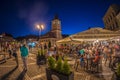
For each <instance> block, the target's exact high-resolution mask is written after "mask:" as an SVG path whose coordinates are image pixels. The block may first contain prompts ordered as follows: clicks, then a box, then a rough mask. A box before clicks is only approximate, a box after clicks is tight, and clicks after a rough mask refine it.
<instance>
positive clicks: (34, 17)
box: [17, 0, 48, 26]
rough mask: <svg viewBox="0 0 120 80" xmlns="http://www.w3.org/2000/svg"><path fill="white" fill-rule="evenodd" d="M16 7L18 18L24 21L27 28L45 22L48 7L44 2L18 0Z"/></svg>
mask: <svg viewBox="0 0 120 80" xmlns="http://www.w3.org/2000/svg"><path fill="white" fill-rule="evenodd" d="M17 6H18V16H19V18H20V19H23V20H25V22H26V23H27V24H28V25H29V26H34V24H35V23H43V22H45V21H46V17H47V13H48V6H47V5H46V4H45V3H44V2H40V1H31V2H27V1H25V0H20V1H18V4H17Z"/></svg>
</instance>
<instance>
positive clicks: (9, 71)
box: [0, 51, 113, 80]
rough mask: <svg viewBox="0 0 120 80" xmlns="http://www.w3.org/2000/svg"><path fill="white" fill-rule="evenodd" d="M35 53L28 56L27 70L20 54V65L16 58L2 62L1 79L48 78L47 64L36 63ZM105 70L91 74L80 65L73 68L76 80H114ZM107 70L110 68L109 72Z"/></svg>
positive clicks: (32, 79)
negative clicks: (76, 68)
mask: <svg viewBox="0 0 120 80" xmlns="http://www.w3.org/2000/svg"><path fill="white" fill-rule="evenodd" d="M33 52H34V53H33ZM35 53H36V52H35V51H32V53H30V55H29V57H28V70H27V71H26V72H25V71H24V70H23V64H22V60H21V57H20V55H19V67H17V66H16V62H15V60H14V58H11V59H7V61H6V62H5V63H3V64H0V80H47V79H46V72H45V68H46V65H42V66H40V67H39V66H38V65H36V54H35ZM73 60H74V59H73ZM73 60H72V61H71V62H70V63H71V64H74V61H73ZM104 68H105V67H104ZM104 70H105V71H104V72H103V73H97V74H91V73H88V72H86V71H84V70H83V69H81V68H80V67H79V68H78V70H77V71H74V70H73V71H74V80H112V79H111V78H110V79H109V78H107V79H106V77H104V74H106V76H107V77H110V76H111V75H112V74H113V73H111V74H109V73H110V72H111V71H110V70H108V69H107V67H106V68H105V69H104ZM106 70H108V73H107V72H106ZM105 72H106V73H105Z"/></svg>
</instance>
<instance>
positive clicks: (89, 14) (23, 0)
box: [0, 0, 120, 37]
mask: <svg viewBox="0 0 120 80" xmlns="http://www.w3.org/2000/svg"><path fill="white" fill-rule="evenodd" d="M111 4H119V5H120V0H0V33H2V32H7V33H10V34H12V35H13V36H14V37H17V36H24V35H28V34H35V35H37V34H38V30H37V29H36V28H35V24H38V23H39V24H45V30H43V31H42V34H45V33H46V32H48V31H49V30H50V28H51V20H52V19H53V18H54V15H55V14H58V16H59V18H60V20H61V25H62V33H63V34H74V33H77V32H81V31H83V30H87V29H88V28H89V27H102V28H103V27H104V24H103V20H102V18H103V16H104V14H105V12H106V11H107V9H108V7H109V6H110V5H111Z"/></svg>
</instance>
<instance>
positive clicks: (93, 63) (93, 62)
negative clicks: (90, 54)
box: [92, 53, 100, 67]
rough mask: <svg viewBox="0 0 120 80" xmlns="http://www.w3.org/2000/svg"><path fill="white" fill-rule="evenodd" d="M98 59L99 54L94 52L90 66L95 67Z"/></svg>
mask: <svg viewBox="0 0 120 80" xmlns="http://www.w3.org/2000/svg"><path fill="white" fill-rule="evenodd" d="M99 60H100V56H99V54H98V53H96V54H95V58H94V59H93V61H92V67H96V65H97V63H98V62H99Z"/></svg>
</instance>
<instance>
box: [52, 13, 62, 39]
mask: <svg viewBox="0 0 120 80" xmlns="http://www.w3.org/2000/svg"><path fill="white" fill-rule="evenodd" d="M51 31H52V32H53V33H54V34H55V37H56V38H57V40H59V39H62V35H61V21H60V20H59V18H58V16H57V15H55V17H54V19H53V20H52V30H51Z"/></svg>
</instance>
